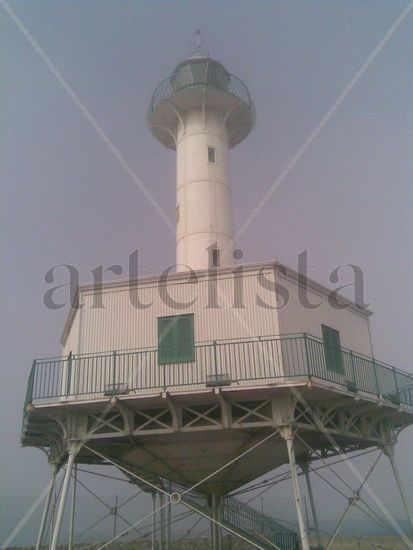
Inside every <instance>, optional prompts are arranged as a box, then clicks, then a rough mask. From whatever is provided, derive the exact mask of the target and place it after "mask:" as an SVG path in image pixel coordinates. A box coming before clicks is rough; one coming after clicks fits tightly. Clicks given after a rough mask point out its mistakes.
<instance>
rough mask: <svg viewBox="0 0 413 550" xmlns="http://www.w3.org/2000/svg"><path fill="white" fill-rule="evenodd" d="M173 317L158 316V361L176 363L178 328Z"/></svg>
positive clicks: (160, 362)
mask: <svg viewBox="0 0 413 550" xmlns="http://www.w3.org/2000/svg"><path fill="white" fill-rule="evenodd" d="M173 319H174V318H173V317H159V318H158V363H159V364H160V365H162V364H164V363H174V362H175V355H176V343H175V342H176V328H175V324H174V322H173Z"/></svg>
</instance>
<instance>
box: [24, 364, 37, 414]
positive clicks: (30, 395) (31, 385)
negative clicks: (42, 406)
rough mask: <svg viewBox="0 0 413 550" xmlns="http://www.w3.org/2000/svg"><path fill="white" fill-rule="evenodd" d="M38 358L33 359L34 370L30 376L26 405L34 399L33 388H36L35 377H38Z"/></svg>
mask: <svg viewBox="0 0 413 550" xmlns="http://www.w3.org/2000/svg"><path fill="white" fill-rule="evenodd" d="M36 367H37V363H36V359H35V360H34V361H33V364H32V370H31V371H30V376H29V384H28V386H27V399H26V407H27V405H29V404H30V403H31V402H32V401H33V389H34V379H35V377H36Z"/></svg>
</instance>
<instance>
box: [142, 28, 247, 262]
mask: <svg viewBox="0 0 413 550" xmlns="http://www.w3.org/2000/svg"><path fill="white" fill-rule="evenodd" d="M254 121H255V110H254V105H253V103H252V101H251V97H250V94H249V91H248V89H247V87H246V86H245V85H244V84H243V83H242V82H241V81H240V80H239V79H238V78H237V77H235V76H234V75H232V74H230V73H229V72H228V71H227V69H226V68H225V67H224V66H223V65H222V64H221V63H219V62H218V61H215V60H214V59H211V58H210V57H209V55H208V52H206V51H205V50H204V49H203V48H202V47H201V45H200V39H199V34H198V47H197V51H196V53H195V54H194V55H193V56H192V57H189V58H188V59H185V60H184V61H182V62H181V63H179V64H178V65H177V67H176V68H175V70H174V71H173V73H172V74H171V75H170V76H168V77H167V78H166V79H165V80H163V81H162V82H161V84H159V86H158V87H157V88H156V89H155V92H154V94H153V96H152V99H151V103H150V106H149V112H148V124H149V127H150V129H151V131H152V133H153V135H154V136H155V137H156V138H157V139H158V140H159V141H160V142H161V143H162V144H163V145H165V146H166V147H168V148H169V149H173V150H174V151H176V264H177V271H185V270H187V269H209V268H212V267H220V266H226V265H231V264H232V263H234V258H233V250H234V234H233V216H232V189H231V177H230V169H229V151H230V149H232V148H233V147H235V146H236V145H237V144H238V143H240V142H241V141H242V140H243V139H244V138H245V137H246V136H247V135H248V134H249V133H250V131H251V129H252V127H253V126H254Z"/></svg>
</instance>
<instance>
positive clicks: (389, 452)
mask: <svg viewBox="0 0 413 550" xmlns="http://www.w3.org/2000/svg"><path fill="white" fill-rule="evenodd" d="M383 452H384V453H385V455H386V456H387V457H388V459H389V460H390V464H391V467H392V470H393V474H394V477H395V479H396V483H397V487H398V488H399V493H400V497H401V499H402V502H403V506H404V509H405V510H406V515H407V519H408V520H409V522H410V529H411V530H412V534H413V512H412V509H411V508H410V506H409V503H408V501H407V497H406V494H405V492H404V489H403V484H402V481H401V478H400V472H399V469H398V468H397V464H396V460H395V458H394V445H386V446H385V447H384V448H383Z"/></svg>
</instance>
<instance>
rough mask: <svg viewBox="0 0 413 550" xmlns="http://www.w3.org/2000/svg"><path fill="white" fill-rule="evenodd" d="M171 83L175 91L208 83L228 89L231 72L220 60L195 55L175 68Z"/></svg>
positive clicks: (208, 84)
mask: <svg viewBox="0 0 413 550" xmlns="http://www.w3.org/2000/svg"><path fill="white" fill-rule="evenodd" d="M170 78H171V85H172V88H173V89H174V90H175V92H179V91H180V90H182V89H183V88H186V87H188V86H197V85H207V86H213V87H216V88H219V89H221V90H228V86H229V83H230V78H231V77H230V74H229V72H228V71H227V70H226V69H225V67H224V66H223V65H222V64H221V63H219V62H218V61H214V60H213V59H209V58H206V57H201V58H198V57H193V58H190V59H187V60H185V61H182V63H179V65H178V66H177V67H176V69H175V70H174V72H173V74H172V76H171V77H170Z"/></svg>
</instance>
